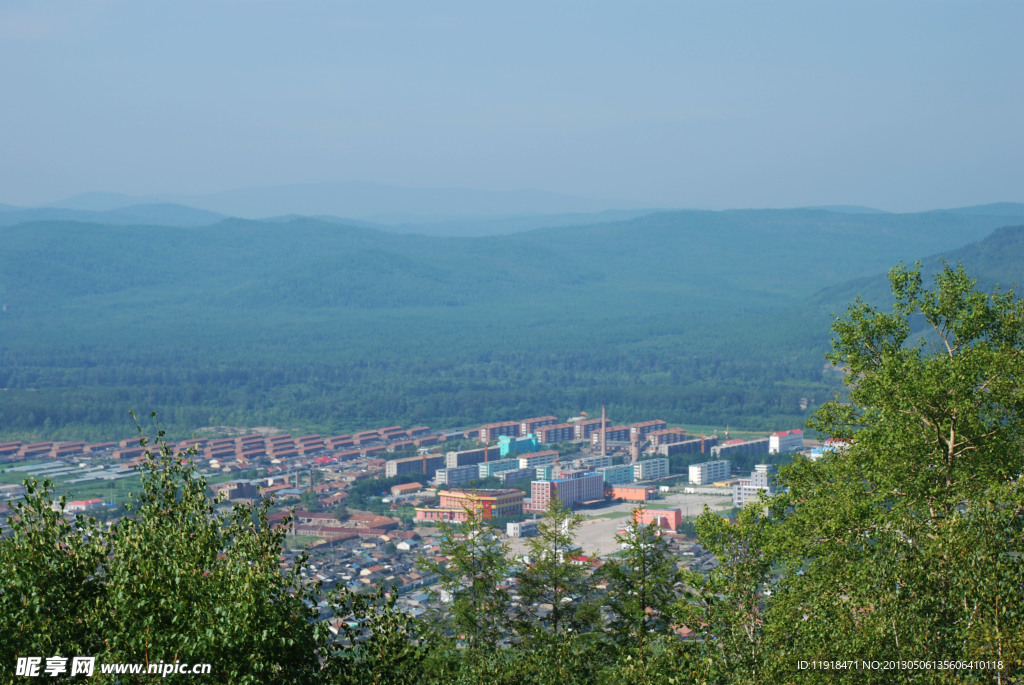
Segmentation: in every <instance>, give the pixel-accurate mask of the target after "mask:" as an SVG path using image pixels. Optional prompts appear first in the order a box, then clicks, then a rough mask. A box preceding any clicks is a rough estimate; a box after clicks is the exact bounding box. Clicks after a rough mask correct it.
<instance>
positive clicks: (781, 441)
mask: <svg viewBox="0 0 1024 685" xmlns="http://www.w3.org/2000/svg"><path fill="white" fill-rule="evenodd" d="M803 448H804V432H803V431H802V430H800V429H799V428H794V429H793V430H788V431H780V432H778V433H772V434H771V435H769V436H768V454H778V453H779V452H799V451H800V450H802V449H803Z"/></svg>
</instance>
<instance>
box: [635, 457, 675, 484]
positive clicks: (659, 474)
mask: <svg viewBox="0 0 1024 685" xmlns="http://www.w3.org/2000/svg"><path fill="white" fill-rule="evenodd" d="M667 475H668V459H666V458H664V457H658V458H657V459H646V460H644V461H638V462H637V463H635V464H633V482H640V481H645V480H654V479H655V478H664V477H665V476H667Z"/></svg>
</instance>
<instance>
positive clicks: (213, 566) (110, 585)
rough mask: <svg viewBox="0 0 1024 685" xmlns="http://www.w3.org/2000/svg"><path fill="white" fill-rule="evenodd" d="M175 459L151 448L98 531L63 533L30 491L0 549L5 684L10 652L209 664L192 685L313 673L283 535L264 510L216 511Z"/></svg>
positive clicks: (0, 669) (313, 654)
mask: <svg viewBox="0 0 1024 685" xmlns="http://www.w3.org/2000/svg"><path fill="white" fill-rule="evenodd" d="M161 437H162V433H161ZM143 442H145V440H143ZM188 456H189V455H187V454H173V453H172V452H171V450H170V449H169V448H168V447H167V446H166V445H165V444H163V443H162V442H158V450H157V451H156V452H155V453H149V454H147V458H146V462H145V463H144V464H143V466H142V482H141V484H142V492H141V493H139V494H134V495H132V497H131V501H130V503H129V504H128V505H127V507H126V511H125V515H124V516H123V517H122V518H121V519H120V520H118V522H117V523H116V524H114V525H113V526H111V527H110V528H109V529H107V530H105V531H104V530H101V529H99V528H98V527H97V525H96V524H95V522H94V521H92V520H90V519H86V518H84V517H77V518H76V520H75V521H74V522H73V523H69V522H68V521H66V520H65V519H64V518H63V517H62V516H61V512H60V511H53V510H51V509H50V504H51V502H50V494H49V490H48V489H47V488H46V487H44V488H43V489H42V490H38V489H36V488H35V487H33V491H32V493H31V494H30V495H29V497H28V498H27V499H26V502H25V503H24V504H22V505H20V506H19V507H18V510H17V511H18V515H17V517H16V518H15V520H14V521H13V523H12V534H11V535H10V536H6V537H4V538H2V539H0V609H2V611H0V635H2V636H3V639H2V640H0V644H2V645H3V647H2V648H0V652H2V653H0V673H2V674H4V675H5V676H8V677H10V676H12V675H13V668H14V665H15V660H16V657H18V656H42V657H50V656H58V655H59V656H65V657H72V656H94V657H96V661H97V663H112V662H124V663H145V664H151V663H156V662H164V663H173V662H175V661H176V660H177V661H180V662H187V663H190V664H195V663H209V664H211V666H212V674H211V675H210V676H208V677H205V678H204V677H203V676H190V682H197V683H199V682H211V683H212V682H216V683H224V682H231V683H274V682H303V681H306V680H309V679H310V678H312V677H313V676H314V675H315V673H316V672H318V671H319V670H320V661H319V657H320V653H321V648H322V646H323V645H324V635H323V631H322V628H321V625H320V623H319V622H317V621H316V619H317V611H316V608H315V607H316V600H317V599H318V597H319V591H318V588H316V587H315V586H311V585H309V584H307V583H306V582H305V581H303V580H302V578H301V572H302V569H303V565H304V559H302V558H300V559H299V560H298V561H297V562H296V563H295V564H294V566H293V567H292V569H291V570H290V571H289V572H287V573H282V571H281V568H280V565H279V562H280V554H281V549H282V543H283V541H284V535H285V533H284V530H283V529H279V530H275V529H273V528H272V527H271V525H270V523H269V521H268V506H269V503H267V502H265V503H264V504H263V505H261V506H260V507H255V508H254V507H251V506H243V505H236V506H234V507H233V508H232V509H231V510H230V511H228V512H227V513H224V512H222V511H221V510H220V508H219V507H218V506H217V505H218V504H219V502H217V501H215V500H211V499H210V498H209V497H208V495H207V492H206V481H205V479H203V478H201V477H199V475H198V474H197V472H196V469H195V467H194V466H193V465H191V463H190V462H188V459H187V458H188ZM59 509H60V510H62V509H63V502H61V503H60V505H59ZM12 638H14V639H12ZM96 677H97V679H98V680H99V679H101V677H102V676H100V674H99V672H98V670H97V676H96ZM148 679H149V676H145V677H142V678H139V682H143V681H146V682H148ZM119 682H129V681H128V680H126V679H125V678H124V677H123V676H122V677H121V680H120V681H119Z"/></svg>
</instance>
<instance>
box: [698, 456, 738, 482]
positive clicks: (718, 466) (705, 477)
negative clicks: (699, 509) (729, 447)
mask: <svg viewBox="0 0 1024 685" xmlns="http://www.w3.org/2000/svg"><path fill="white" fill-rule="evenodd" d="M730 475H732V464H731V463H730V462H729V460H728V459H719V460H717V461H705V462H701V463H699V464H690V485H711V484H712V483H714V482H715V481H719V480H726V479H727V478H728V477H729V476H730Z"/></svg>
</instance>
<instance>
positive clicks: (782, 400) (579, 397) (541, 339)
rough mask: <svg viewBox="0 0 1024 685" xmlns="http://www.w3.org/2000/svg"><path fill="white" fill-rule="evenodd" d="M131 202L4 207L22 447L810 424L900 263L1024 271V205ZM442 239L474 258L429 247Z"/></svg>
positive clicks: (1, 366) (0, 319) (1, 281)
mask: <svg viewBox="0 0 1024 685" xmlns="http://www.w3.org/2000/svg"><path fill="white" fill-rule="evenodd" d="M115 199H116V198H110V197H107V198H102V197H91V198H89V199H87V200H81V199H80V201H74V202H70V203H58V204H71V205H76V206H77V207H79V208H77V209H76V208H74V207H46V208H40V209H35V210H21V209H11V208H5V209H3V210H2V211H0V224H3V226H2V227H0V240H2V246H3V249H2V250H0V302H2V303H3V304H4V305H5V307H4V309H5V311H3V312H0V387H4V388H7V389H8V390H6V391H4V392H3V393H0V405H2V406H3V409H4V416H5V425H4V426H3V427H0V433H6V434H11V435H13V434H15V433H17V434H18V435H20V436H22V437H24V436H25V435H28V434H37V435H40V436H45V437H60V436H66V437H72V436H73V435H79V436H84V435H85V434H86V433H92V434H93V435H96V437H101V436H100V435H99V434H100V433H103V432H104V431H106V432H108V433H109V432H110V431H112V430H114V429H115V427H118V426H121V427H123V426H124V425H125V421H124V416H125V415H126V414H125V412H127V410H128V409H135V410H137V411H149V410H151V409H155V410H158V411H160V412H161V414H162V415H163V416H164V417H165V420H166V422H167V424H168V427H170V428H172V430H173V429H176V428H177V429H181V430H188V429H191V428H194V427H195V426H200V425H211V424H223V423H235V424H239V425H259V424H272V425H283V426H285V427H288V428H293V427H296V428H297V427H303V428H308V429H309V430H316V431H329V430H341V429H348V428H355V427H359V426H361V425H370V424H373V423H374V422H379V421H381V420H383V421H385V422H394V423H403V424H404V423H406V422H412V423H435V424H439V425H461V424H471V423H476V422H481V421H487V420H495V419H501V418H504V417H506V416H508V415H513V414H514V415H520V414H521V415H526V414H529V413H539V414H544V413H556V414H559V415H562V414H569V413H572V412H575V411H579V410H594V409H597V410H599V408H600V405H601V404H608V405H609V407H610V411H612V412H613V415H614V416H615V417H616V420H628V419H629V418H630V417H633V416H638V417H643V416H650V415H655V414H656V415H658V416H660V417H661V418H664V419H666V420H668V421H670V422H676V423H688V424H700V425H708V426H718V425H724V424H726V423H731V424H732V425H733V426H734V427H737V426H745V427H751V428H786V427H794V426H797V425H800V424H801V423H802V421H803V420H804V418H805V417H806V416H807V414H808V413H809V412H810V411H813V409H814V407H815V406H816V405H817V404H819V403H820V402H821V401H824V400H825V399H828V398H829V397H830V396H831V395H832V393H833V392H834V391H835V389H836V388H837V384H836V381H837V379H836V378H835V377H833V376H830V375H829V374H828V373H827V372H826V373H823V366H824V360H823V355H824V353H825V351H826V350H827V349H828V338H829V330H828V327H829V323H830V321H831V320H832V317H833V316H834V315H835V314H837V313H840V312H842V311H844V310H845V307H846V304H847V303H848V302H849V301H851V300H852V299H853V298H854V297H856V295H858V294H863V295H865V296H867V297H869V298H871V299H873V300H874V301H877V302H879V303H880V304H884V303H885V302H886V301H887V297H886V292H887V287H886V284H885V279H884V273H885V272H886V271H887V270H888V269H889V268H890V267H891V266H893V265H894V264H895V263H897V262H899V261H905V262H912V261H914V260H916V259H926V258H928V257H929V255H936V257H935V258H934V259H928V260H926V265H927V266H928V267H929V268H933V267H934V266H935V265H936V264H937V263H938V262H937V261H936V260H937V259H938V255H942V256H944V257H945V258H946V259H947V260H949V261H953V262H956V261H961V260H962V261H963V262H964V263H965V265H966V266H967V268H968V269H969V271H970V272H971V274H972V275H974V276H976V277H978V278H979V279H980V280H981V281H982V282H983V283H984V284H985V285H990V284H993V283H998V284H1000V285H1002V286H1004V287H1005V286H1008V285H1010V284H1011V283H1012V281H1013V280H1014V279H1015V278H1016V274H1017V273H1018V272H1019V265H1020V264H1021V263H1024V261H1022V260H1024V240H1022V236H1024V229H1021V228H1004V227H1005V226H1008V225H1015V224H1020V223H1024V220H1022V219H1021V217H1024V205H1016V204H1003V205H987V206H983V207H975V208H963V209H956V210H938V211H932V212H921V213H916V214H893V213H887V212H878V211H868V210H867V209H866V208H856V207H839V208H836V207H834V208H829V209H822V208H818V209H790V210H732V211H722V212H711V211H695V210H688V211H649V212H647V213H641V212H642V211H643V210H621V211H612V212H605V213H596V214H580V213H571V214H555V215H551V214H541V213H538V214H532V215H531V214H519V215H517V216H512V217H508V216H505V217H499V216H495V215H492V216H489V217H487V218H485V219H470V218H467V217H462V218H456V219H452V218H451V217H450V216H449V217H447V218H445V219H443V220H437V221H435V222H434V223H432V224H431V223H419V224H394V225H391V226H388V227H386V230H385V227H382V226H379V225H374V224H372V223H368V222H358V221H346V220H344V219H340V218H337V217H330V218H327V219H315V218H305V217H277V218H274V219H272V220H267V221H252V220H245V219H239V218H225V217H224V216H222V215H219V214H216V213H211V212H209V211H208V210H201V209H195V208H189V207H183V206H175V205H166V204H164V205H160V204H157V205H145V206H141V207H140V206H137V205H128V206H127V207H116V206H110V205H111V204H116V202H115ZM120 201H121V202H128V201H129V199H125V198H121V200H120ZM89 203H92V204H91V206H92V207H93V209H84V208H82V207H86V206H88V205H89ZM104 203H106V204H104ZM440 206H441V205H438V207H440ZM478 209H479V208H478ZM33 212H37V214H35V215H33V214H32V213H33ZM62 212H64V213H68V214H60V213H62ZM133 217H141V218H142V219H144V220H139V221H136V220H133ZM25 218H28V219H30V220H29V221H20V222H19V221H17V219H25ZM435 218H436V217H435ZM588 219H589V220H588ZM83 220H88V221H87V222H86V221H83ZM174 220H176V221H177V222H178V224H177V225H174V224H173V223H172V221H174ZM424 226H433V227H434V228H437V227H441V229H442V230H450V229H451V227H453V226H454V227H457V228H460V230H463V231H466V232H475V237H453V236H451V235H449V236H447V237H442V236H436V235H428V234H426V233H427V231H426V229H423V230H409V229H410V227H420V228H422V227H424ZM538 226H541V227H538ZM445 227H447V228H445ZM488 233H491V235H488ZM499 233H500V234H499ZM801 399H807V400H808V401H809V405H810V406H809V408H808V409H807V410H802V409H800V404H801V402H800V400H801Z"/></svg>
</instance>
